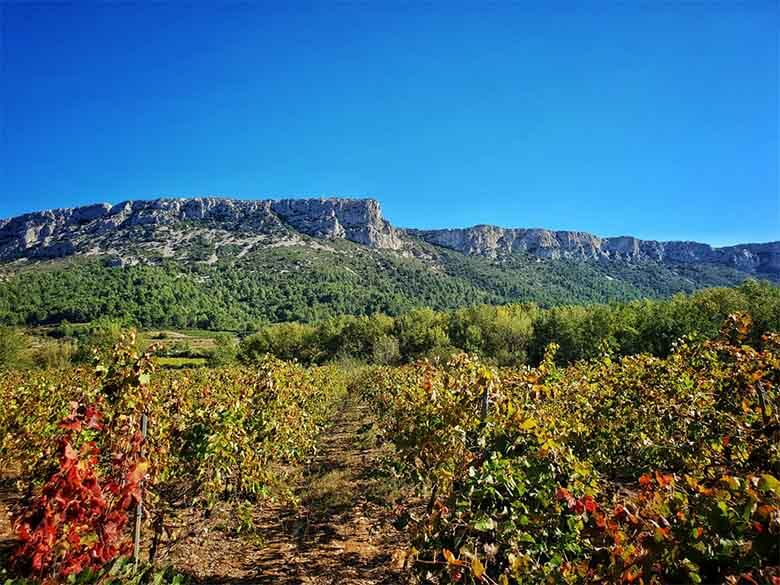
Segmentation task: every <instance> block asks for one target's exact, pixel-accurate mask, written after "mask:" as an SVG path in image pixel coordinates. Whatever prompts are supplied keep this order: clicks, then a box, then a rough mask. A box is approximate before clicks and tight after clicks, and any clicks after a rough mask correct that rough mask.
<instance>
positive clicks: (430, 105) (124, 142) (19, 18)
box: [0, 0, 780, 245]
mask: <svg viewBox="0 0 780 585" xmlns="http://www.w3.org/2000/svg"><path fill="white" fill-rule="evenodd" d="M146 4H147V3H137V4H135V5H133V4H123V5H120V4H113V3H102V4H86V3H78V4H76V5H71V6H67V5H49V6H40V5H38V6H36V5H33V4H27V3H23V4H8V3H2V4H0V19H1V20H2V56H1V58H2V63H1V65H2V70H1V71H0V116H1V117H0V125H1V128H0V129H1V134H0V135H1V138H0V216H3V217H7V216H10V215H15V214H18V213H22V212H25V211H31V210H37V209H43V208H49V207H68V206H73V205H80V204H87V203H91V202H97V201H110V202H116V201H120V200H124V199H133V198H154V197H157V196H198V195H209V194H221V195H227V196H232V197H237V198H266V197H272V198H279V197H301V196H334V195H339V196H371V197H375V198H377V199H379V200H380V201H381V203H382V207H383V209H384V212H385V215H386V216H387V217H388V218H389V219H390V220H391V221H393V223H395V224H396V225H401V226H409V227H448V226H465V225H472V224H477V223H492V224H498V225H504V226H522V227H532V226H533V227H537V226H540V227H550V228H556V229H580V230H585V231H590V232H594V233H597V234H600V235H605V236H609V235H621V234H632V235H637V236H640V237H644V238H654V239H692V240H699V241H705V242H710V243H713V244H716V245H718V244H729V243H736V242H746V241H766V240H777V239H780V185H779V180H778V165H779V163H780V160H779V154H778V152H779V151H778V134H780V120H779V119H778V116H779V114H778V70H779V69H780V62H779V57H778V23H779V22H780V8H778V6H779V5H778V3H777V2H776V1H771V2H758V1H755V2H751V1H746V2H720V1H719V2H712V3H709V2H685V3H683V2H662V3H655V2H641V3H639V2H637V3H633V2H617V1H616V0H613V1H601V0H594V1H593V2H590V1H589V2H583V3H580V4H581V5H582V6H588V7H589V8H578V9H572V8H570V7H567V5H572V4H576V3H564V2H552V3H547V2H539V3H537V4H536V5H533V4H530V3H528V4H526V3H521V2H514V3H509V2H490V3H477V2H469V3H457V2H446V3H445V2H442V3H439V2H432V3H417V2H408V1H404V2H392V3H380V2H368V1H363V2H338V3H336V2H328V3H325V2H317V3H300V2H297V3H296V2H292V3H287V2H271V3H265V4H263V3H258V2H250V3H245V4H236V3H233V4H216V3H203V4H210V6H203V5H202V4H185V3H183V2H172V3H169V4H165V5H157V6H147V5H146Z"/></svg>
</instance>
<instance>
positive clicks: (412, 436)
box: [0, 314, 780, 585]
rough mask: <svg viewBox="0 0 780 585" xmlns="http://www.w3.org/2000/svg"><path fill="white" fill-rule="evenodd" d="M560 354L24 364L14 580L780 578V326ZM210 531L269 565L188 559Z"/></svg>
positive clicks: (8, 441) (119, 350) (118, 356)
mask: <svg viewBox="0 0 780 585" xmlns="http://www.w3.org/2000/svg"><path fill="white" fill-rule="evenodd" d="M557 350H558V348H557V346H556V345H555V344H554V343H553V344H550V345H549V346H548V347H547V350H546V353H545V354H544V358H543V360H542V361H541V363H540V364H539V365H538V367H535V368H531V367H527V366H521V367H498V366H494V365H490V364H489V363H487V362H485V361H483V360H481V359H480V358H478V357H477V356H475V355H469V354H465V353H463V354H458V355H455V356H454V357H452V358H450V359H448V360H446V361H445V360H439V359H431V360H422V361H418V362H416V363H413V364H409V365H403V366H397V367H389V366H362V367H356V368H346V367H337V366H334V365H325V366H316V367H303V366H301V365H299V364H297V363H295V362H284V361H280V360H277V359H275V358H270V357H266V358H265V359H262V360H260V361H259V362H258V363H257V364H256V365H255V364H253V365H252V366H242V367H237V366H228V367H214V368H193V369H185V370H178V371H171V370H167V371H166V370H160V369H158V368H157V366H156V362H155V358H154V357H153V352H154V348H152V349H151V350H150V351H148V352H145V353H142V352H140V351H139V350H138V349H137V348H136V346H135V343H134V338H133V336H132V335H129V336H127V337H126V338H125V339H124V340H123V341H122V342H120V343H119V344H117V345H116V346H115V347H114V349H113V351H112V352H111V355H110V356H109V357H108V358H107V359H103V360H102V361H101V362H100V363H99V364H98V365H97V366H83V367H78V368H66V369H42V370H25V371H21V370H8V371H6V372H4V373H3V375H2V379H1V380H0V404H2V405H3V408H2V409H1V410H0V429H2V434H0V471H2V472H3V477H6V478H7V479H6V480H4V481H5V482H6V484H8V485H11V486H12V490H13V491H14V493H15V494H16V497H15V499H14V500H13V502H12V503H9V504H8V506H9V508H10V509H11V512H12V519H13V525H14V530H15V536H14V540H13V542H12V546H10V547H9V550H8V554H7V555H6V556H7V562H6V565H7V578H8V579H9V582H10V583H27V582H38V581H48V582H61V581H69V582H74V583H75V582H79V583H87V582H100V583H125V582H135V583H142V582H154V583H156V584H162V583H167V582H175V583H182V582H185V581H188V580H192V581H194V582H210V583H211V582H231V583H249V582H253V583H402V582H407V583H420V584H421V583H439V584H445V583H480V584H486V585H493V584H502V585H508V584H510V583H516V584H521V583H522V584H526V583H529V584H531V583H583V584H584V583H643V584H650V583H657V584H666V583H729V584H733V585H736V584H739V583H743V584H758V583H769V584H771V585H778V584H780V480H778V479H777V478H779V477H780V336H778V334H777V333H766V334H763V335H762V336H761V337H760V338H759V339H756V335H754V332H753V331H752V322H751V318H750V317H749V316H748V315H747V314H735V315H732V316H731V317H729V319H728V320H727V321H726V322H725V323H724V325H723V328H722V330H721V332H720V334H719V335H717V336H716V337H714V338H712V339H710V340H703V339H690V338H681V339H680V340H679V341H677V342H676V343H675V344H674V347H673V349H672V352H671V353H670V354H669V355H668V356H667V357H655V356H651V355H647V354H637V355H617V354H614V353H613V352H612V350H611V349H610V347H609V346H607V345H605V346H604V347H603V348H602V351H600V352H597V353H598V355H597V357H593V358H589V359H583V360H580V361H576V362H574V363H572V364H570V365H568V366H563V365H560V361H559V360H556V352H557ZM323 478H324V479H323ZM139 510H140V511H142V513H141V514H139V513H138V512H139ZM304 516H305V518H306V522H305V523H302V522H301V518H303V517H304ZM217 521H218V522H219V524H217ZM203 522H210V523H211V524H207V526H208V527H209V532H208V535H209V536H208V538H207V539H206V541H205V542H203V541H202V539H201V541H198V542H197V543H196V542H195V541H194V540H192V539H193V538H194V536H193V532H194V531H193V530H190V531H189V532H187V525H188V524H189V525H191V526H196V525H197V526H200V525H201V524H202V523H203ZM347 532H348V533H347ZM136 534H140V537H136ZM188 538H189V539H190V540H188ZM134 541H136V547H137V550H134V546H133V545H134ZM225 543H228V545H226V544H225ZM334 543H336V544H335V545H334ZM196 546H197V547H200V548H198V549H197V550H198V551H202V555H201V556H206V555H208V554H211V555H212V556H214V555H213V551H214V550H217V549H218V550H224V549H225V548H230V547H242V548H239V549H237V550H238V555H239V556H241V557H242V558H243V559H244V560H245V561H246V559H250V560H251V562H253V563H256V564H257V565H258V566H261V568H262V570H259V571H255V572H254V573H253V574H252V575H251V576H247V575H243V574H242V576H241V578H239V577H234V576H233V575H232V574H231V575H226V574H225V571H222V573H220V570H221V566H220V563H221V562H222V561H220V558H223V557H220V558H211V557H209V558H210V561H209V565H210V566H209V567H208V572H207V573H201V572H199V571H198V570H196V569H195V568H194V567H193V566H192V564H191V563H189V561H187V559H186V558H185V557H183V556H181V555H179V556H177V555H176V554H173V553H171V551H173V550H182V549H184V550H186V549H187V548H188V547H189V549H190V550H195V547H196ZM177 547H178V548H177ZM208 551H212V552H211V553H209V552H208ZM198 554H201V553H198ZM220 554H222V553H220ZM134 555H135V556H137V557H139V561H138V562H137V563H136V562H134V561H132V557H133V556H134ZM328 559H329V560H328ZM245 564H246V563H245ZM0 575H2V573H0Z"/></svg>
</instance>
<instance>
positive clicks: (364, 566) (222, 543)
mask: <svg viewBox="0 0 780 585" xmlns="http://www.w3.org/2000/svg"><path fill="white" fill-rule="evenodd" d="M368 420H370V413H369V412H368V411H367V407H366V406H365V405H364V404H362V403H359V402H355V401H353V400H347V401H346V402H345V403H344V404H343V405H342V407H341V408H340V409H339V411H338V413H337V414H336V416H335V417H334V419H333V420H332V423H331V425H330V427H329V428H328V429H326V430H325V431H324V433H323V435H322V440H321V444H320V449H319V453H318V454H317V456H316V457H315V459H314V460H313V461H312V463H311V464H310V465H309V467H308V468H307V470H306V473H305V475H304V479H303V482H302V485H301V486H299V488H298V497H299V498H300V500H301V505H300V506H299V507H298V508H296V509H290V508H289V507H284V506H271V507H268V506H267V505H266V506H264V507H262V508H261V509H259V510H257V511H255V516H254V524H255V532H254V534H243V535H233V536H231V535H229V534H226V533H219V532H214V531H209V532H206V531H204V529H196V530H195V532H198V533H197V534H194V535H191V536H190V537H189V538H185V539H182V541H181V542H180V543H179V544H177V545H176V546H175V547H174V548H173V549H171V550H169V551H168V554H166V555H165V557H167V559H165V558H164V559H161V560H163V562H165V561H166V560H167V562H170V563H172V564H173V566H174V567H175V568H177V569H179V570H185V571H186V572H187V573H189V574H191V575H192V577H193V578H194V579H195V580H196V581H197V582H198V583H204V584H205V583H209V584H211V583H229V584H239V583H240V584H247V585H248V584H257V585H265V584H272V583H273V584H278V585H298V584H300V585H379V584H385V585H390V584H399V583H402V582H403V579H402V575H401V569H402V566H403V553H404V550H405V547H404V546H403V538H402V533H401V532H399V531H397V530H396V529H395V528H393V526H392V510H391V503H392V498H393V495H394V491H393V490H394V487H393V482H392V481H390V480H389V479H388V478H387V477H381V475H379V471H378V466H377V460H378V458H379V457H380V456H381V452H382V447H381V446H378V445H377V444H376V440H375V438H374V436H373V434H372V431H371V425H370V424H367V422H366V421H368ZM214 523H215V522H214V520H212V522H211V526H214Z"/></svg>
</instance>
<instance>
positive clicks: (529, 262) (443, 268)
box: [0, 239, 750, 331]
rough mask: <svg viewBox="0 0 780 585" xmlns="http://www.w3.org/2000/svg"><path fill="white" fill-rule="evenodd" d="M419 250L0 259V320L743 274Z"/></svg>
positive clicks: (281, 318) (625, 292)
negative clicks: (145, 259) (122, 260)
mask: <svg viewBox="0 0 780 585" xmlns="http://www.w3.org/2000/svg"><path fill="white" fill-rule="evenodd" d="M419 247H420V250H421V251H420V253H419V255H418V256H416V257H404V256H401V255H399V254H397V253H395V252H392V251H385V250H375V249H370V248H367V247H364V246H360V245H358V244H354V243H351V242H345V241H331V242H328V243H327V246H323V245H319V244H317V242H316V241H315V240H313V239H312V240H311V241H310V242H309V245H300V244H299V245H289V246H278V247H266V248H262V249H260V250H257V251H254V252H251V253H248V254H247V255H245V256H242V257H238V256H237V251H236V250H233V249H230V248H229V246H228V247H224V246H223V247H222V248H220V249H219V250H218V251H219V253H220V254H222V255H221V256H219V257H217V256H216V255H215V259H216V261H215V262H214V263H213V264H211V263H208V262H205V261H203V259H205V258H209V257H210V256H211V254H213V253H214V254H215V252H214V251H213V250H212V249H211V248H206V249H201V248H198V247H197V246H196V245H195V243H192V244H191V248H192V249H190V252H189V253H190V254H191V257H188V258H187V259H186V260H182V261H178V260H171V259H165V258H162V257H159V258H151V259H149V262H150V264H143V265H137V266H122V267H109V266H107V265H106V263H105V261H104V260H99V259H98V260H96V259H90V258H89V257H82V256H78V257H72V258H70V259H66V260H57V261H50V262H42V263H37V264H35V263H34V264H31V265H26V266H21V267H19V266H16V265H13V264H10V265H9V264H6V265H5V266H4V267H3V278H2V281H1V282H0V323H3V324H7V325H36V324H47V323H57V322H59V321H62V320H68V321H71V322H84V321H90V320H93V319H97V318H100V317H110V318H123V319H126V320H127V321H129V322H131V323H134V324H136V325H138V326H142V327H176V328H191V327H192V328H202V329H212V330H233V331H242V330H252V329H254V328H256V327H257V326H258V324H264V323H269V322H271V323H275V322H286V321H300V322H314V321H320V320H322V319H326V318H329V317H333V316H339V315H371V314H374V313H385V314H388V315H399V314H401V313H405V312H408V311H409V310H411V309H413V308H420V307H430V308H433V309H435V310H447V309H454V308H459V307H466V306H472V305H475V304H506V303H517V302H533V303H537V304H539V305H541V306H544V307H551V306H555V305H561V304H576V303H604V302H611V301H626V300H632V299H640V298H660V297H668V296H671V295H673V294H675V293H678V292H692V291H695V290H697V289H700V288H704V287H711V286H730V285H734V284H738V283H740V282H742V281H743V280H745V279H746V278H748V277H749V276H750V275H749V274H748V273H746V272H741V271H739V270H737V269H734V268H728V267H725V266H717V265H709V264H688V265H680V266H668V265H665V264H658V263H653V262H642V263H637V264H630V263H626V262H622V261H606V260H603V261H592V262H585V261H580V260H566V259H557V260H543V259H540V258H536V257H532V256H528V255H523V254H515V255H512V256H507V257H503V258H499V259H490V258H485V257H482V256H466V255H463V254H461V253H459V252H455V251H452V250H447V249H444V248H437V247H435V246H432V245H430V244H425V243H420V244H419Z"/></svg>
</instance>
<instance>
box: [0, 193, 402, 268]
mask: <svg viewBox="0 0 780 585" xmlns="http://www.w3.org/2000/svg"><path fill="white" fill-rule="evenodd" d="M186 222H191V223H193V224H203V225H208V226H210V227H217V228H219V229H223V230H227V231H240V232H242V233H258V234H270V233H273V232H274V231H278V230H285V229H289V228H292V229H293V230H295V231H297V232H300V233H301V234H306V235H309V236H314V237H318V238H326V239H346V240H350V241H353V242H356V243H359V244H363V245H365V246H370V247H372V248H386V249H399V248H400V247H401V246H402V243H403V242H402V238H401V235H400V234H399V232H398V231H397V230H396V229H395V228H393V227H392V226H391V225H390V224H389V223H388V222H387V221H385V219H384V218H383V217H382V214H381V211H380V208H379V203H378V202H377V201H375V200H373V199H335V198H333V199H282V200H258V201H251V200H247V201H242V200H235V199H225V198H217V197H203V198H196V199H157V200H153V201H125V202H123V203H118V204H117V205H113V206H112V205H109V204H107V203H100V204H97V205H89V206H86V207H77V208H73V209H53V210H49V211H41V212H36V213H28V214H25V215H22V216H19V217H15V218H12V219H8V220H2V221H0V259H3V260H10V259H15V258H20V257H30V258H46V257H59V256H63V255H68V254H71V253H74V252H77V251H80V249H81V244H82V243H85V241H86V240H89V241H90V243H91V244H92V245H93V246H94V245H95V244H96V243H97V244H98V247H99V244H100V239H101V237H104V236H106V237H109V236H110V237H111V239H112V240H116V237H117V236H121V235H122V233H123V232H128V235H129V232H130V231H131V228H142V227H144V226H147V227H150V228H156V227H160V226H166V225H177V224H179V225H181V226H184V225H185V224H186ZM96 239H97V240H96Z"/></svg>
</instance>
